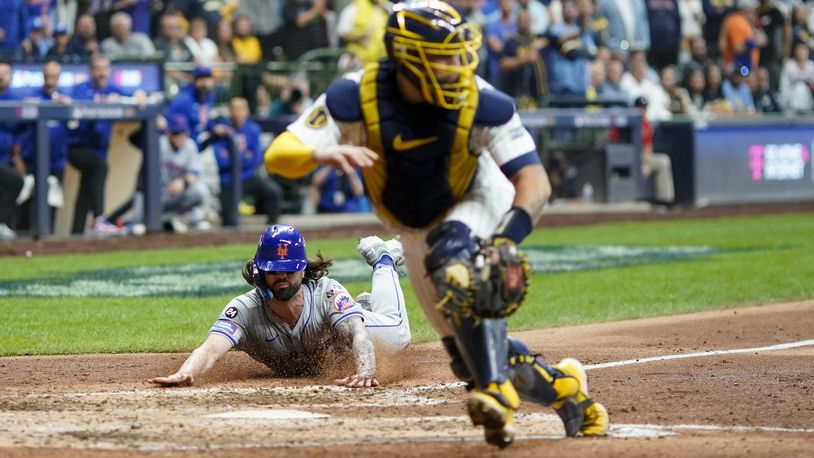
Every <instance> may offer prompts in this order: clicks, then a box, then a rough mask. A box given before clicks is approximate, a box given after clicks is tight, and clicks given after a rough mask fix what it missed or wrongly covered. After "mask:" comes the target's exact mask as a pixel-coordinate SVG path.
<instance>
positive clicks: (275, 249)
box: [148, 225, 410, 387]
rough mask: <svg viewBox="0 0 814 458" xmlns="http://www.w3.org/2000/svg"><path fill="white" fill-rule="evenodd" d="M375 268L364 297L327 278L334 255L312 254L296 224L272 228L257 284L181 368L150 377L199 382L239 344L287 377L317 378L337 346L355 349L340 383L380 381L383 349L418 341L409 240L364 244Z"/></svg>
mask: <svg viewBox="0 0 814 458" xmlns="http://www.w3.org/2000/svg"><path fill="white" fill-rule="evenodd" d="M358 249H359V252H360V253H361V254H362V256H363V257H364V258H365V259H366V260H367V262H368V264H370V266H371V267H373V288H372V289H371V292H370V293H362V294H360V295H359V296H357V298H356V300H354V299H353V297H351V295H350V294H349V293H348V291H347V290H346V289H345V288H344V287H343V286H342V285H341V284H339V283H338V282H337V281H335V280H332V279H330V278H328V277H327V276H326V274H327V269H328V267H330V266H331V264H332V262H333V261H331V260H325V259H323V258H322V255H320V254H319V253H317V256H316V259H310V260H309V259H307V258H306V254H305V240H304V239H303V237H302V235H301V234H300V231H299V230H297V229H296V228H294V227H292V226H287V225H275V226H270V227H268V228H266V230H265V231H264V232H263V234H262V236H261V237H260V241H259V243H258V245H257V251H256V253H255V255H254V258H253V259H250V260H249V261H247V262H246V264H245V266H244V268H243V277H244V278H245V279H246V281H247V282H248V283H249V284H251V285H253V286H254V289H253V290H251V291H249V292H247V293H246V294H243V295H240V296H237V297H236V298H234V299H232V300H231V301H230V302H229V303H228V304H227V305H226V308H224V310H223V312H222V313H221V314H220V316H219V317H218V319H217V321H215V324H214V326H212V328H211V329H210V330H209V337H208V338H207V339H206V341H204V343H203V344H202V345H201V346H200V347H198V348H197V349H195V351H193V352H192V354H191V355H190V356H189V358H187V360H186V361H185V362H184V364H183V365H182V366H181V368H180V369H178V371H177V372H176V373H174V374H172V375H169V376H166V377H156V378H152V379H150V380H148V382H150V383H154V384H156V385H160V386H165V387H168V386H178V385H184V386H187V385H191V384H192V383H193V382H194V380H195V378H196V377H198V376H199V375H201V374H203V373H204V372H206V371H208V370H209V369H211V368H212V366H213V365H214V364H215V362H216V361H217V360H218V358H220V357H221V356H223V355H224V354H225V353H226V352H227V351H229V350H230V349H231V348H233V347H234V348H237V349H239V350H242V351H244V352H246V353H248V354H249V356H251V357H252V358H254V359H255V360H257V361H259V362H261V363H263V364H266V365H267V366H269V367H270V368H271V369H272V370H274V371H275V372H276V373H278V374H279V375H283V376H300V375H314V374H315V373H317V372H318V370H319V368H320V367H321V366H322V362H323V360H324V358H326V357H327V356H329V355H333V354H334V353H335V352H334V351H333V349H334V348H335V347H334V345H336V344H337V343H344V344H347V345H348V346H349V347H351V349H352V353H353V358H354V360H355V362H356V371H355V373H354V374H352V375H349V376H348V377H345V378H343V379H340V380H336V383H337V384H339V385H344V386H348V387H371V386H378V385H379V382H378V380H376V377H375V372H376V355H375V350H374V344H375V346H377V347H379V348H381V349H385V350H388V351H397V350H400V349H402V348H404V347H406V346H407V345H408V344H409V343H410V324H409V321H408V319H407V310H406V309H405V304H404V295H403V293H402V291H401V287H400V285H399V280H398V273H397V272H396V267H397V264H399V263H403V257H402V254H403V253H402V248H401V244H400V243H399V242H398V241H397V240H389V241H387V242H383V241H382V240H381V239H380V238H379V237H376V236H370V237H365V238H363V239H361V240H360V241H359V246H358Z"/></svg>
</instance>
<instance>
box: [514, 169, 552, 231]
mask: <svg viewBox="0 0 814 458" xmlns="http://www.w3.org/2000/svg"><path fill="white" fill-rule="evenodd" d="M512 184H514V188H515V195H514V202H512V206H513V207H518V208H522V209H523V210H525V211H526V212H527V213H528V214H529V216H530V217H531V221H532V223H535V222H537V220H538V219H539V218H540V215H542V214H543V208H544V207H545V204H546V202H548V199H549V197H550V196H551V183H550V182H549V181H548V174H547V173H546V171H545V169H544V168H543V167H542V166H541V165H527V166H525V167H523V168H522V169H520V170H518V171H517V173H515V174H514V175H513V176H512Z"/></svg>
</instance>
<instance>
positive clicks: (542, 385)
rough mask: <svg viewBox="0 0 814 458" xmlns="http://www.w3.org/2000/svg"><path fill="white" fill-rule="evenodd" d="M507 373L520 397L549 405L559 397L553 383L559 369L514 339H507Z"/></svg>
mask: <svg viewBox="0 0 814 458" xmlns="http://www.w3.org/2000/svg"><path fill="white" fill-rule="evenodd" d="M508 374H509V378H510V379H511V381H512V384H514V387H515V389H517V392H518V393H520V397H521V398H523V399H525V400H527V401H531V402H536V403H538V404H542V405H544V406H550V405H551V404H552V403H554V402H555V401H556V400H557V399H559V398H560V396H559V394H558V393H557V390H556V388H555V385H554V384H555V379H556V378H557V377H558V376H559V375H560V374H559V371H557V370H555V369H553V368H552V367H550V366H548V365H547V364H545V363H543V362H542V361H540V360H538V359H537V358H536V357H535V356H534V355H533V354H532V353H531V351H530V350H529V349H528V347H526V345H525V344H524V343H523V342H521V341H519V340H516V339H509V371H508Z"/></svg>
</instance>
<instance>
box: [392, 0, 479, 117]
mask: <svg viewBox="0 0 814 458" xmlns="http://www.w3.org/2000/svg"><path fill="white" fill-rule="evenodd" d="M384 41H385V46H386V48H387V55H388V56H389V57H390V60H391V61H393V62H394V63H395V65H396V69H397V71H398V72H400V73H401V74H403V75H405V76H407V77H408V78H409V79H410V81H412V82H413V84H415V85H416V87H417V89H418V90H419V91H420V93H421V96H422V98H423V99H424V101H425V102H427V103H429V104H432V105H437V106H440V107H442V108H445V109H448V110H456V109H460V108H462V107H463V106H464V105H465V103H466V98H467V96H468V94H469V91H471V90H476V88H475V82H474V78H475V70H476V69H477V67H478V48H480V45H481V34H480V32H478V31H477V30H476V29H475V28H474V27H472V24H469V23H467V22H466V19H464V18H463V16H461V14H460V13H458V11H456V10H455V8H453V7H452V6H450V5H448V4H446V3H444V2H441V1H418V2H408V3H399V4H397V5H395V6H394V7H393V11H392V12H391V13H390V17H389V18H388V20H387V28H386V30H385V35H384Z"/></svg>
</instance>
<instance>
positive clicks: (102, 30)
mask: <svg viewBox="0 0 814 458" xmlns="http://www.w3.org/2000/svg"><path fill="white" fill-rule="evenodd" d="M87 13H88V14H90V15H91V16H93V21H94V22H95V23H96V36H97V37H99V40H101V41H104V40H106V39H107V38H108V37H110V19H111V18H112V17H113V14H114V13H115V10H114V9H113V0H91V2H90V7H89V8H88V10H87Z"/></svg>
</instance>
